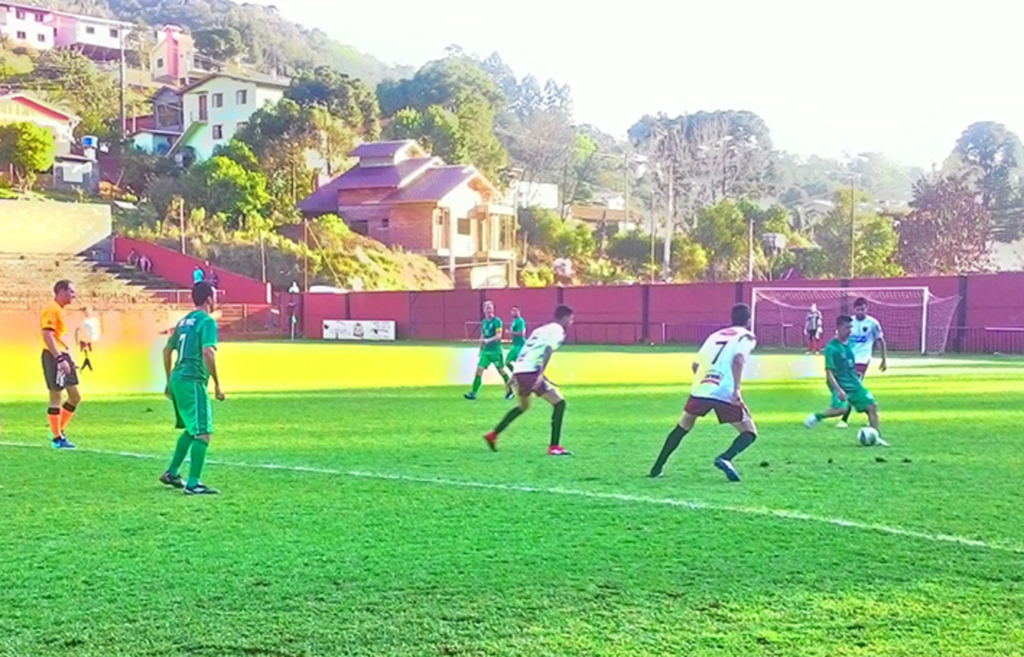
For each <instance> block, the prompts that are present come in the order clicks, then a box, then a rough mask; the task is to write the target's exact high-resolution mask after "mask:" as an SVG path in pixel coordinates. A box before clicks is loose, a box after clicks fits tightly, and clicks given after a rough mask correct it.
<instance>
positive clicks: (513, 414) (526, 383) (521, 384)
mask: <svg viewBox="0 0 1024 657" xmlns="http://www.w3.org/2000/svg"><path fill="white" fill-rule="evenodd" d="M516 380H517V384H518V388H519V403H518V404H517V405H516V407H515V408H512V409H510V410H509V411H508V413H505V417H503V418H501V422H499V423H498V426H496V427H494V430H493V431H491V432H490V433H488V434H487V435H486V436H484V440H485V441H487V445H488V446H489V447H490V448H491V451H494V452H496V451H498V436H499V435H501V432H502V431H504V430H505V429H508V428H509V426H510V425H511V424H512V423H513V422H515V421H516V418H518V417H519V416H520V415H522V414H523V413H525V412H526V411H528V410H530V403H531V396H532V395H533V384H534V383H535V382H536V380H537V379H536V377H535V376H531V374H530V373H526V374H519V375H516Z"/></svg>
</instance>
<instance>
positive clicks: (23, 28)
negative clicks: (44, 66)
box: [0, 2, 56, 50]
mask: <svg viewBox="0 0 1024 657" xmlns="http://www.w3.org/2000/svg"><path fill="white" fill-rule="evenodd" d="M55 22H56V18H55V17H54V13H53V12H52V11H50V10H49V9H43V8H40V7H32V6H30V5H22V4H17V3H10V2H0V37H4V38H6V39H7V40H8V42H10V43H11V44H13V45H16V46H22V47H26V48H34V49H35V50H49V49H50V48H53V46H54V39H55V24H56V23H55Z"/></svg>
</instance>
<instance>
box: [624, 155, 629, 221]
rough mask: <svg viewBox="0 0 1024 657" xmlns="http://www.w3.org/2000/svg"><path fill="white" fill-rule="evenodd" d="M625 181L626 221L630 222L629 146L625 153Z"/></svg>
mask: <svg viewBox="0 0 1024 657" xmlns="http://www.w3.org/2000/svg"><path fill="white" fill-rule="evenodd" d="M624 159H625V165H626V170H625V182H626V215H625V216H626V223H629V147H628V146H627V147H626V154H625V157H624Z"/></svg>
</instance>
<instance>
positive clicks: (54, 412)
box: [42, 349, 64, 449]
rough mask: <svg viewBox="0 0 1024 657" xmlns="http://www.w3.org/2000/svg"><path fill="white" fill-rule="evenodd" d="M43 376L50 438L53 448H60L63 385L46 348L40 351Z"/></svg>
mask: <svg viewBox="0 0 1024 657" xmlns="http://www.w3.org/2000/svg"><path fill="white" fill-rule="evenodd" d="M42 365H43V378H44V379H45V381H46V390H47V392H48V394H49V403H48V404H47V408H46V421H47V423H48V424H49V425H50V440H51V442H52V444H53V446H54V447H55V448H58V449H60V448H62V447H63V445H62V443H61V439H60V407H61V404H63V403H64V386H63V381H61V379H62V375H61V373H60V372H59V371H58V370H57V359H56V358H54V357H53V354H51V353H50V352H49V351H47V350H45V349H44V350H43V352H42Z"/></svg>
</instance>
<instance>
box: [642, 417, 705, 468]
mask: <svg viewBox="0 0 1024 657" xmlns="http://www.w3.org/2000/svg"><path fill="white" fill-rule="evenodd" d="M687 406H689V403H687ZM698 417H699V416H698V415H694V414H691V413H690V412H689V411H683V417H682V419H681V420H679V424H677V425H676V426H675V427H673V429H672V431H670V432H669V434H668V437H667V438H665V444H664V445H663V446H662V448H661V453H660V454H658V459H657V460H656V461H655V462H654V466H653V467H651V472H650V474H649V475H648V476H650V477H651V478H652V479H657V478H658V477H660V476H661V475H662V472H663V471H664V469H665V464H666V463H668V459H669V457H670V456H672V453H673V452H675V451H676V448H677V447H679V443H681V442H683V438H685V437H686V434H688V433H690V431H692V430H693V427H694V425H696V424H697V419H698Z"/></svg>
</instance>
